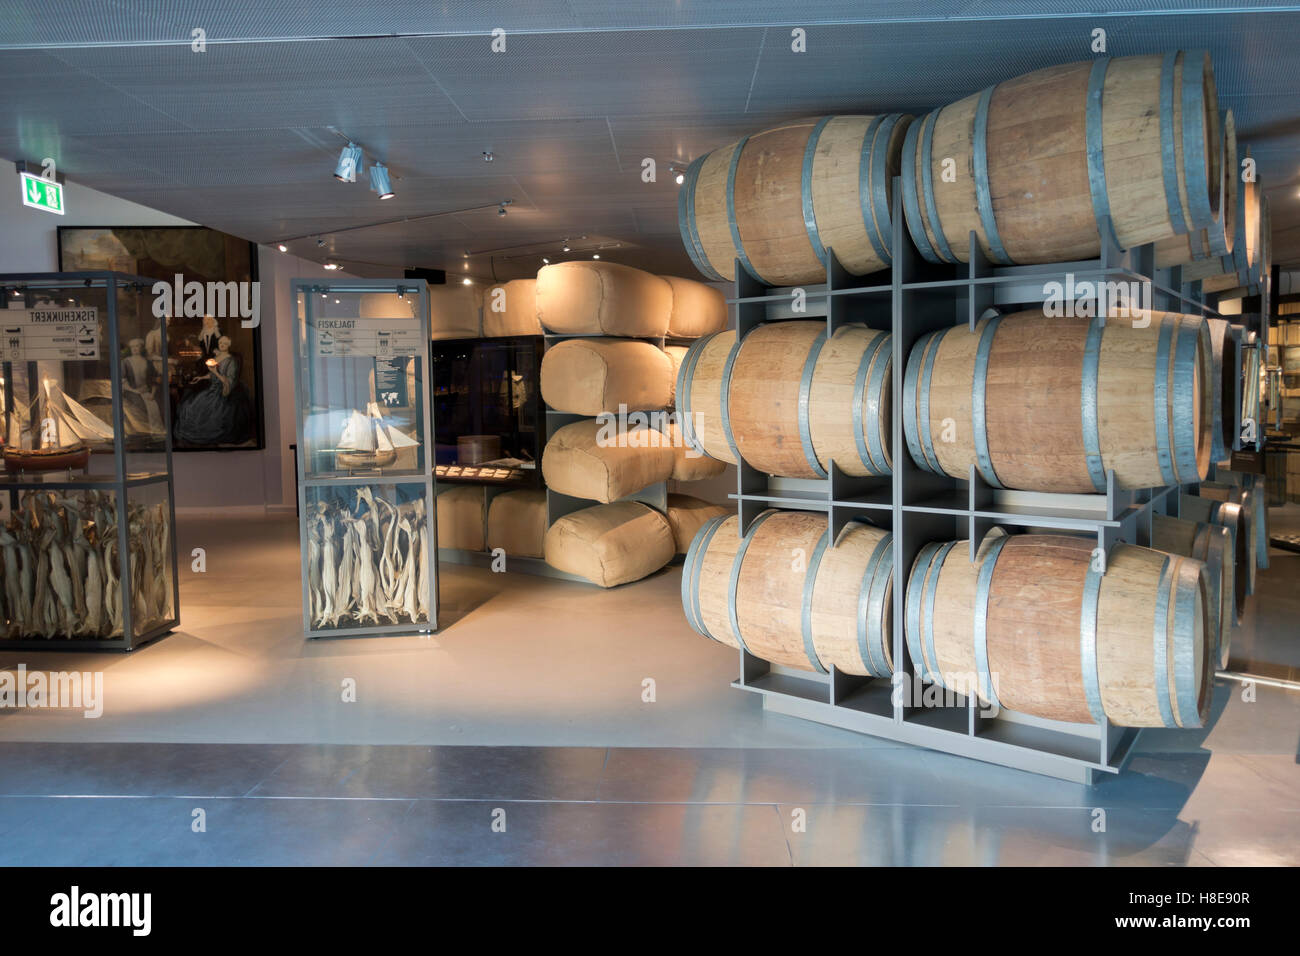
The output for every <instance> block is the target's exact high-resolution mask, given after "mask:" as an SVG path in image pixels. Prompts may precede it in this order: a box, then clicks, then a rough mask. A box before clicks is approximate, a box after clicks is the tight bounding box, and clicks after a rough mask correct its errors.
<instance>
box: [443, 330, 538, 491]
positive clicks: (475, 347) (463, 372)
mask: <svg viewBox="0 0 1300 956" xmlns="http://www.w3.org/2000/svg"><path fill="white" fill-rule="evenodd" d="M542 348H543V346H542V338H541V336H519V337H514V338H500V339H487V340H477V339H463V340H452V341H437V342H434V343H432V345H431V346H430V354H431V356H432V358H431V368H432V369H433V402H434V415H433V419H434V421H435V422H436V433H435V434H436V438H437V474H438V479H439V480H440V481H447V482H452V483H454V482H457V481H471V482H475V483H487V484H507V485H522V486H526V487H536V486H539V485H540V483H541V476H540V474H539V472H538V468H537V461H538V459H539V458H541V450H542V444H543V442H544V439H543V435H544V433H545V428H544V427H543V426H542V424H541V417H542V403H541V395H540V388H539V386H540V381H541V375H540V368H541V356H542Z"/></svg>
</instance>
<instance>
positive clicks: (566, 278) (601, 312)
mask: <svg viewBox="0 0 1300 956" xmlns="http://www.w3.org/2000/svg"><path fill="white" fill-rule="evenodd" d="M672 309H673V293H672V288H671V287H670V286H669V285H668V283H667V282H665V281H664V280H663V279H661V278H659V277H658V276H656V275H651V274H650V273H648V272H642V271H641V270H640V269H633V268H632V267H631V266H622V265H619V264H617V263H614V262H594V261H593V262H557V263H555V264H554V265H549V266H542V269H541V271H540V272H538V273H537V317H538V319H539V320H540V321H541V323H542V327H543V328H545V329H546V330H547V331H549V332H555V333H558V334H560V335H623V336H632V337H644V338H658V337H660V336H663V335H666V334H667V333H668V317H669V315H670V314H671V313H672Z"/></svg>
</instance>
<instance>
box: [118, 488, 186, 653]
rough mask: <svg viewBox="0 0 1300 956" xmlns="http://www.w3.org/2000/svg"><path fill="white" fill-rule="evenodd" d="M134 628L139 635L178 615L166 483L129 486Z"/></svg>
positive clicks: (137, 635) (129, 530) (174, 551)
mask: <svg viewBox="0 0 1300 956" xmlns="http://www.w3.org/2000/svg"><path fill="white" fill-rule="evenodd" d="M126 494H127V502H128V505H129V507H128V509H127V510H128V514H129V515H130V518H129V524H128V525H127V528H128V534H129V538H128V540H129V541H130V556H131V557H130V560H131V595H132V604H131V630H132V631H133V632H134V634H135V636H136V637H140V636H141V635H142V634H144V633H145V632H147V631H150V630H152V629H154V628H156V627H157V626H158V625H160V624H164V623H167V622H169V621H171V620H173V619H174V618H175V617H176V605H175V600H174V599H175V590H174V586H173V585H174V581H175V568H176V543H175V540H174V537H173V532H172V526H171V503H170V502H169V501H168V499H167V485H166V483H165V482H161V481H160V482H153V483H150V484H147V485H137V486H134V487H132V488H128V489H127V493H126Z"/></svg>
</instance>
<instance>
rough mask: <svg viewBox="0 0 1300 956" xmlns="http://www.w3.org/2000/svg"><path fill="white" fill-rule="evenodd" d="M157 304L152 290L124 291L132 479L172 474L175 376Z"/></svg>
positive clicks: (121, 335) (125, 417)
mask: <svg viewBox="0 0 1300 956" xmlns="http://www.w3.org/2000/svg"><path fill="white" fill-rule="evenodd" d="M153 301H154V299H153V295H152V292H151V290H150V289H146V288H143V287H137V286H125V287H122V286H119V289H118V295H117V329H118V343H119V352H120V355H119V358H118V366H119V370H120V373H121V376H122V432H123V434H124V436H125V439H126V441H125V448H126V473H127V475H128V476H136V475H144V474H149V475H159V474H166V472H167V434H168V428H169V424H168V418H169V416H170V413H171V409H170V407H169V406H170V404H171V403H170V401H169V396H168V383H169V381H170V379H171V376H170V374H169V372H170V369H169V367H168V361H167V328H166V325H165V323H164V322H163V321H162V319H159V318H157V317H155V316H154V314H153ZM214 371H215V370H214ZM235 384H236V385H237V384H238V381H237V380H236V382H235Z"/></svg>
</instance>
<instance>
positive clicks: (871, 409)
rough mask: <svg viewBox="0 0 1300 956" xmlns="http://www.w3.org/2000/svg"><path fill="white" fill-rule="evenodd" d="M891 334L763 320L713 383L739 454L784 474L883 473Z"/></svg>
mask: <svg viewBox="0 0 1300 956" xmlns="http://www.w3.org/2000/svg"><path fill="white" fill-rule="evenodd" d="M892 343H893V338H892V337H891V336H890V335H889V333H887V332H879V331H876V330H874V329H869V328H867V327H866V326H861V325H849V326H844V327H843V328H841V329H840V330H839V331H837V332H836V333H835V334H834V335H833V336H831V337H829V338H827V336H826V327H825V326H824V325H823V324H822V323H820V322H805V321H794V322H772V323H768V324H766V325H761V326H759V327H758V328H756V329H754V331H752V332H750V333H749V334H748V335H747V336H745V339H744V340H743V341H742V342H741V343H740V349H739V351H738V352H737V354H736V358H735V361H734V362H733V364H732V366H731V370H730V374H729V376H728V378H727V381H726V383H725V384H724V386H723V388H724V391H725V394H726V402H727V419H728V422H729V425H730V428H731V434H732V436H733V437H734V438H735V442H736V450H737V452H738V454H739V455H740V457H741V458H743V459H744V460H745V461H746V462H748V463H749V464H750V465H752V466H753V467H755V468H757V469H758V470H759V471H763V472H766V473H767V474H770V475H780V476H783V477H787V478H825V477H826V476H827V474H828V473H829V469H830V463H831V461H832V460H834V462H835V464H836V465H837V466H838V467H839V469H840V470H841V471H843V472H844V473H846V474H849V475H858V476H865V475H888V474H891V473H892V459H891V457H890V456H891V451H890V444H891V442H890V432H891V428H892V425H891V418H890V413H891V408H892V405H891V396H892V394H893V387H894V385H893V344H892Z"/></svg>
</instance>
